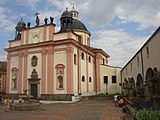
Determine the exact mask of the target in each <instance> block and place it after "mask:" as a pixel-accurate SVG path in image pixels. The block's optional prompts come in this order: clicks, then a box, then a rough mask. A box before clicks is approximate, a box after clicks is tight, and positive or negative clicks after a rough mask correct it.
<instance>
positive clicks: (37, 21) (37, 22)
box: [36, 15, 39, 26]
mask: <svg viewBox="0 0 160 120" xmlns="http://www.w3.org/2000/svg"><path fill="white" fill-rule="evenodd" d="M36 26H39V17H38V15H37V16H36Z"/></svg>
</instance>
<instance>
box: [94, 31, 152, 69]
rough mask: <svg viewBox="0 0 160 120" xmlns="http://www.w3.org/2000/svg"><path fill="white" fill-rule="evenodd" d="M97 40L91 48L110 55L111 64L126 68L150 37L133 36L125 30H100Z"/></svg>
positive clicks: (97, 33) (97, 32)
mask: <svg viewBox="0 0 160 120" xmlns="http://www.w3.org/2000/svg"><path fill="white" fill-rule="evenodd" d="M94 34H96V36H97V37H96V38H95V39H94V40H91V46H94V47H97V48H102V49H103V50H104V51H105V52H106V53H108V54H109V55H110V58H109V64H110V65H115V66H120V67H122V66H124V65H125V64H126V63H127V61H128V60H129V59H130V58H131V57H132V56H133V55H134V54H135V53H136V52H137V51H138V49H140V47H141V46H142V44H144V42H145V41H146V40H147V39H148V37H149V36H145V37H141V36H133V35H131V34H129V33H127V32H125V31H123V30H121V29H120V30H103V31H102V30H99V31H96V33H94Z"/></svg>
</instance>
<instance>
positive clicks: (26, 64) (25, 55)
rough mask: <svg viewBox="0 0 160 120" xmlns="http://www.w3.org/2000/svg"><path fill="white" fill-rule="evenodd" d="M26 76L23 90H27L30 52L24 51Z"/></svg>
mask: <svg viewBox="0 0 160 120" xmlns="http://www.w3.org/2000/svg"><path fill="white" fill-rule="evenodd" d="M23 69H24V73H23V74H24V76H23V90H27V81H28V78H27V73H28V50H25V51H24V67H23Z"/></svg>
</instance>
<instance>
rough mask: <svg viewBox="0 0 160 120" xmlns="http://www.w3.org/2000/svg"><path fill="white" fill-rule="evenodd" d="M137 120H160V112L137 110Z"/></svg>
mask: <svg viewBox="0 0 160 120" xmlns="http://www.w3.org/2000/svg"><path fill="white" fill-rule="evenodd" d="M134 119H135V120H160V111H158V110H152V109H143V110H135V112H134Z"/></svg>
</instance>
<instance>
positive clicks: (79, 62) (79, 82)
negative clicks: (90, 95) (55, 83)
mask: <svg viewBox="0 0 160 120" xmlns="http://www.w3.org/2000/svg"><path fill="white" fill-rule="evenodd" d="M78 93H79V94H81V52H80V50H78Z"/></svg>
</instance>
